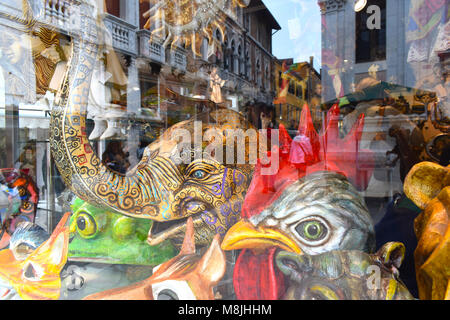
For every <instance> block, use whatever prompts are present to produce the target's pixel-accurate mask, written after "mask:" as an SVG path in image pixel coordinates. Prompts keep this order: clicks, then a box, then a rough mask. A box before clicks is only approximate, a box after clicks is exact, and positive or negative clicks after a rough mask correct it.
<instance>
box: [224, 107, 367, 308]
mask: <svg viewBox="0 0 450 320" xmlns="http://www.w3.org/2000/svg"><path fill="white" fill-rule="evenodd" d="M339 113H340V111H339V107H338V106H337V105H335V106H333V107H332V108H331V109H330V111H329V112H328V116H327V120H328V122H327V126H326V130H325V131H324V132H325V133H322V134H321V135H319V134H317V133H316V131H315V129H314V127H313V123H312V119H311V115H310V111H309V108H308V107H307V106H306V105H305V107H304V108H303V111H302V116H301V121H300V127H299V130H298V132H299V134H298V135H297V136H296V137H295V138H294V139H293V140H292V139H291V138H290V136H289V135H288V133H287V131H286V129H285V128H284V127H283V126H282V125H280V133H279V135H280V146H279V148H278V147H274V148H272V151H271V153H270V154H269V155H268V157H269V160H270V161H271V162H272V163H273V161H278V162H279V165H278V168H279V169H278V171H277V172H276V173H275V174H272V175H268V174H263V171H262V169H263V168H264V165H262V162H261V161H260V162H258V164H257V166H256V168H255V174H254V177H253V180H252V182H251V184H250V187H249V190H248V192H247V195H246V198H245V201H244V204H243V209H242V218H243V219H241V220H240V221H239V222H238V223H236V224H235V225H234V226H232V227H231V228H230V230H229V231H228V232H227V234H226V235H225V237H224V239H223V242H222V248H223V249H224V250H237V249H244V250H243V251H242V252H241V254H240V256H239V257H238V260H237V261H236V265H235V269H234V275H233V278H234V280H233V281H234V288H235V292H236V296H237V298H238V299H244V300H247V299H278V298H280V294H281V293H282V292H283V291H284V281H283V280H284V279H283V278H284V277H283V276H282V274H281V272H279V270H277V269H276V268H275V267H274V265H273V263H274V261H273V259H274V256H275V254H276V249H277V248H281V249H283V250H288V251H291V252H295V253H305V254H310V255H316V254H321V253H324V252H328V251H331V250H361V251H365V252H372V251H374V250H375V232H374V226H373V222H372V219H371V216H370V214H369V211H368V209H367V206H366V204H365V202H364V200H363V198H362V196H361V195H360V194H359V193H358V192H357V188H358V189H360V190H362V189H364V188H366V187H367V182H368V180H369V179H368V178H370V175H371V172H372V166H371V165H372V162H371V153H370V151H368V150H360V149H359V139H360V137H361V128H362V127H363V125H364V115H362V116H361V117H360V118H359V120H358V121H357V123H356V124H355V126H354V127H353V129H352V130H351V132H350V133H349V134H348V135H347V136H346V137H345V138H344V139H341V138H340V137H339V131H338V118H339ZM362 163H363V164H365V165H366V167H365V169H363V170H361V171H359V170H358V167H360V165H361V164H362ZM353 185H355V186H356V187H357V188H355V187H354V186H353Z"/></svg>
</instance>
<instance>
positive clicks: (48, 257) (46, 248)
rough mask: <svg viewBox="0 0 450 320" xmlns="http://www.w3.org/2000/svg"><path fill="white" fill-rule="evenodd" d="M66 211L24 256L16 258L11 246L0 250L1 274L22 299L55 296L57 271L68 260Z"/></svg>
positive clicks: (51, 297) (58, 282)
mask: <svg viewBox="0 0 450 320" xmlns="http://www.w3.org/2000/svg"><path fill="white" fill-rule="evenodd" d="M69 215H70V213H66V214H65V215H64V216H63V218H62V219H61V221H60V222H59V223H58V225H57V226H56V228H55V230H54V231H53V233H52V235H51V236H50V238H49V239H48V240H47V241H45V242H44V243H42V244H41V245H40V246H39V247H38V248H37V249H36V250H34V251H33V252H32V253H31V254H30V255H29V256H28V257H26V258H25V259H24V260H17V259H16V257H15V256H14V254H13V252H12V251H11V250H10V249H5V250H2V251H0V278H1V279H2V280H4V281H6V282H8V283H9V284H10V285H11V286H12V288H14V290H15V291H16V292H17V294H18V295H19V296H20V297H21V298H22V299H24V300H57V299H58V298H59V296H60V290H61V279H60V275H59V274H60V272H61V270H62V268H63V267H64V265H65V264H66V261H67V251H68V244H69V228H68V227H66V226H65V224H66V222H67V219H68V218H69Z"/></svg>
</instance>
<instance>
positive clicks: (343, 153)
mask: <svg viewBox="0 0 450 320" xmlns="http://www.w3.org/2000/svg"><path fill="white" fill-rule="evenodd" d="M339 115H340V109H339V106H338V105H337V104H335V105H333V106H332V107H331V109H330V110H329V111H328V112H327V116H326V126H325V128H323V129H322V131H321V133H320V134H318V133H317V132H316V130H315V128H314V125H313V121H312V118H311V113H310V110H309V107H308V105H305V106H304V107H303V109H302V114H301V118H300V125H299V128H298V134H297V136H296V137H295V138H294V139H293V140H292V139H291V137H290V136H289V134H288V132H287V130H286V128H285V127H284V125H282V124H280V126H279V148H278V147H276V146H274V147H272V150H271V152H268V157H269V160H270V161H273V160H274V159H278V161H279V166H278V170H277V172H276V173H275V174H271V175H267V174H263V172H262V171H261V170H262V169H263V168H264V167H269V166H270V165H263V164H261V162H260V161H258V163H257V164H256V167H255V173H254V177H253V180H252V182H251V184H250V187H249V189H248V191H247V195H246V197H245V201H244V204H243V208H242V217H243V218H250V217H252V216H254V215H256V214H259V213H261V211H262V210H264V208H267V207H268V206H270V205H271V204H272V203H273V202H274V201H275V200H276V199H277V198H278V197H279V196H280V195H281V194H282V192H283V190H284V189H285V188H286V187H287V186H289V185H290V184H292V183H294V182H295V181H297V180H298V179H299V178H302V177H304V176H306V175H308V174H311V173H313V172H317V171H332V172H337V173H340V174H343V175H344V176H346V177H347V179H348V180H349V181H350V182H352V183H353V185H354V186H355V187H356V188H357V189H359V190H365V189H366V188H367V184H368V182H369V179H370V177H371V175H372V171H373V166H374V161H373V154H372V152H371V151H370V150H362V149H359V142H360V140H361V135H362V130H363V127H364V114H361V115H360V117H359V118H358V120H357V121H356V123H355V124H354V126H353V127H352V129H351V130H350V132H349V133H348V134H347V136H345V137H344V138H343V139H341V138H340V136H339ZM363 164H364V166H363Z"/></svg>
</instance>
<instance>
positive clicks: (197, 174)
mask: <svg viewBox="0 0 450 320" xmlns="http://www.w3.org/2000/svg"><path fill="white" fill-rule="evenodd" d="M206 175H207V173H206V172H205V171H203V170H195V171H194V172H192V176H193V177H194V178H195V179H204V178H205V177H206Z"/></svg>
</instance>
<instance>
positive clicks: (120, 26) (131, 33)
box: [103, 13, 137, 55]
mask: <svg viewBox="0 0 450 320" xmlns="http://www.w3.org/2000/svg"><path fill="white" fill-rule="evenodd" d="M103 21H104V24H105V26H106V28H107V29H108V30H109V31H110V32H111V36H112V43H113V47H114V49H117V50H119V51H122V52H124V53H128V54H131V55H137V48H136V27H135V26H133V25H132V24H130V23H128V22H126V21H124V20H122V19H120V18H118V17H116V16H113V15H111V14H108V13H106V14H105V15H104V20H103Z"/></svg>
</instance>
